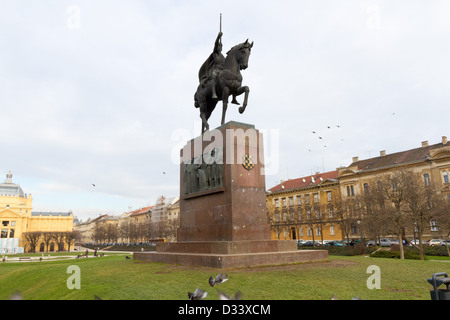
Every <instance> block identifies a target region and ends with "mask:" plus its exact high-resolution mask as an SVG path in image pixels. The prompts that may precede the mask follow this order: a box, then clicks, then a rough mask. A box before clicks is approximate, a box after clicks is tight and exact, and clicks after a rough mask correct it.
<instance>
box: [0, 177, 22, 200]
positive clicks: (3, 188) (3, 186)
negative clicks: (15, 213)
mask: <svg viewBox="0 0 450 320" xmlns="http://www.w3.org/2000/svg"><path fill="white" fill-rule="evenodd" d="M0 196H13V197H22V198H25V194H24V192H23V190H22V188H21V187H20V186H19V185H18V184H15V183H12V174H11V171H9V173H8V174H7V175H6V180H5V182H4V183H0Z"/></svg>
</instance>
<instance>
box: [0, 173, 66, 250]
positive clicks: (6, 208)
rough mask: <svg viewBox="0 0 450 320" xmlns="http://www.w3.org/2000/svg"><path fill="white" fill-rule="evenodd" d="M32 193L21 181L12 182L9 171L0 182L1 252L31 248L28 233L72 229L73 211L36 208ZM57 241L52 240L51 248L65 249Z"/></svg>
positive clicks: (50, 242) (42, 240) (38, 241)
mask: <svg viewBox="0 0 450 320" xmlns="http://www.w3.org/2000/svg"><path fill="white" fill-rule="evenodd" d="M32 210H33V199H32V196H31V194H26V193H24V192H23V190H22V188H21V186H20V185H18V184H15V183H13V181H12V174H11V172H9V173H8V174H7V175H6V179H5V181H4V182H3V183H0V254H8V253H22V252H24V251H25V252H26V251H28V250H29V249H30V244H29V243H28V241H27V240H26V237H25V234H26V233H30V232H36V233H44V232H47V233H56V232H60V233H61V232H71V231H72V225H73V214H72V212H33V211H32ZM36 241H37V242H36V250H37V251H40V249H41V248H45V247H46V245H44V246H43V245H42V243H43V242H44V239H43V238H39V239H37V240H36ZM56 242H57V241H56V240H54V241H52V240H50V241H49V242H48V244H49V246H48V249H49V250H50V249H53V251H55V250H57V249H58V247H59V249H63V248H62V245H61V244H57V243H56Z"/></svg>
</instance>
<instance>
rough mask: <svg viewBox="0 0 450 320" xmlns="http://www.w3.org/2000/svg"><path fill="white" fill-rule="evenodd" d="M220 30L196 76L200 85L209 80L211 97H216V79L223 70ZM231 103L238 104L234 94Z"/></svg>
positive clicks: (223, 60) (223, 59)
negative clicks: (209, 53)
mask: <svg viewBox="0 0 450 320" xmlns="http://www.w3.org/2000/svg"><path fill="white" fill-rule="evenodd" d="M222 35H223V33H222V32H219V34H218V35H217V38H216V42H215V43H214V50H213V52H212V53H211V55H210V56H209V57H208V59H206V61H205V62H204V63H203V65H202V66H201V67H200V70H199V72H198V78H199V81H200V84H201V85H202V87H206V86H207V81H208V80H211V86H212V87H211V89H212V98H213V99H218V97H217V94H216V79H217V76H218V75H219V73H220V72H222V70H223V65H224V63H225V57H224V56H223V54H222ZM231 103H234V104H239V103H238V102H237V101H236V96H234V95H233V101H231Z"/></svg>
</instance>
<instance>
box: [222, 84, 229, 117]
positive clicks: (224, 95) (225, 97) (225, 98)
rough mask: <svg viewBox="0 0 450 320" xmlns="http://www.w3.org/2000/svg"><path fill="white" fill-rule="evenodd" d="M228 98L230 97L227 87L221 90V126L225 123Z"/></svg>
mask: <svg viewBox="0 0 450 320" xmlns="http://www.w3.org/2000/svg"><path fill="white" fill-rule="evenodd" d="M229 96H230V89H229V88H228V87H225V88H223V90H222V102H223V107H222V121H221V124H222V125H223V124H224V123H225V114H226V113H227V108H228V97H229Z"/></svg>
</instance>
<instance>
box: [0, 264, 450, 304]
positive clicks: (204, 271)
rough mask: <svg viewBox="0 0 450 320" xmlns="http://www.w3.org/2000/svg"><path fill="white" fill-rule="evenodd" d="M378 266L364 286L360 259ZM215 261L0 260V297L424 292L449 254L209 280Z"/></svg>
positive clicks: (394, 296)
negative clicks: (76, 276)
mask: <svg viewBox="0 0 450 320" xmlns="http://www.w3.org/2000/svg"><path fill="white" fill-rule="evenodd" d="M70 265H77V266H78V267H79V268H80V271H81V277H80V283H81V289H72V290H70V289H68V288H67V285H66V281H67V279H68V278H69V277H70V276H71V275H72V274H69V273H67V268H68V267H69V266H70ZM370 265H376V266H378V267H379V268H380V271H381V289H379V290H378V289H372V290H370V289H368V288H367V285H366V281H367V279H368V277H369V276H370V275H371V274H368V273H366V271H367V267H368V266H370ZM219 272H221V271H220V270H217V269H208V268H194V267H182V266H175V265H165V264H158V263H142V262H136V261H133V260H130V259H125V256H124V255H111V256H107V257H102V258H89V259H76V260H61V261H52V262H50V261H45V262H23V263H11V262H6V263H0V288H1V290H0V299H8V298H9V297H10V296H11V294H12V293H13V292H15V291H20V292H21V294H22V296H23V298H24V299H29V300H93V299H94V297H95V296H98V297H100V298H102V299H104V300H109V299H114V300H186V299H187V292H188V291H190V292H193V291H194V290H195V289H196V288H202V289H204V290H206V291H207V292H208V296H207V298H206V300H216V299H218V293H217V291H218V290H221V291H223V292H225V293H227V294H234V293H235V292H236V291H240V292H241V293H242V299H245V300H330V298H331V296H332V295H334V296H335V297H337V298H338V299H340V300H349V299H352V298H353V297H359V298H360V299H363V300H430V293H429V291H430V290H431V286H430V285H429V284H428V282H427V278H431V275H432V274H433V273H437V272H447V273H449V274H450V260H448V259H445V260H441V261H419V260H398V259H386V258H368V257H367V258H366V257H362V256H356V257H338V256H330V258H329V260H328V261H326V262H322V263H306V264H296V265H287V266H273V267H257V268H242V269H229V270H223V272H225V273H227V274H228V276H229V281H227V282H225V283H223V284H220V285H218V286H217V287H214V288H212V287H210V286H209V284H208V278H209V276H211V275H212V276H215V275H216V274H218V273H219Z"/></svg>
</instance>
